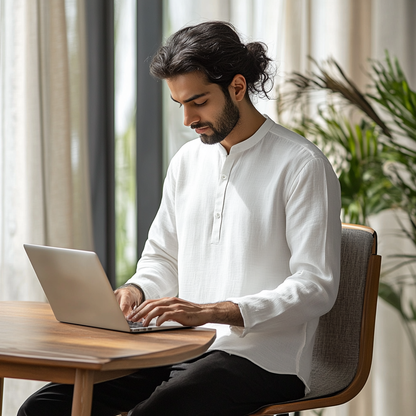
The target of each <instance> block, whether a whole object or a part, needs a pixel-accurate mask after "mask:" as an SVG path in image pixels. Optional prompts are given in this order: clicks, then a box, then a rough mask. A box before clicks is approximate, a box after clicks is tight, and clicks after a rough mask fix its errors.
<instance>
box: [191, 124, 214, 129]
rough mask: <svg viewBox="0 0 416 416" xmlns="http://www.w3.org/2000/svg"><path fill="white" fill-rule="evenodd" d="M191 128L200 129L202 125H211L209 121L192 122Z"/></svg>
mask: <svg viewBox="0 0 416 416" xmlns="http://www.w3.org/2000/svg"><path fill="white" fill-rule="evenodd" d="M190 127H191V129H193V130H195V129H202V128H203V127H212V124H211V123H194V124H191V126H190Z"/></svg>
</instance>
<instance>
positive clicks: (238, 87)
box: [228, 74, 247, 101]
mask: <svg viewBox="0 0 416 416" xmlns="http://www.w3.org/2000/svg"><path fill="white" fill-rule="evenodd" d="M228 89H229V91H230V95H231V97H234V98H235V99H236V100H237V101H242V100H243V99H244V97H245V95H246V92H247V82H246V79H245V78H244V76H243V75H241V74H237V75H236V76H235V77H234V78H233V80H232V81H231V83H230V86H229V87H228Z"/></svg>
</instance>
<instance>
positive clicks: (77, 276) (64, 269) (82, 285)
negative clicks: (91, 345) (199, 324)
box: [24, 244, 186, 333]
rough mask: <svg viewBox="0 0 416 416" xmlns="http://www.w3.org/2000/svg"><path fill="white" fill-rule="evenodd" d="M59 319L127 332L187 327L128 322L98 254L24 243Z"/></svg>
mask: <svg viewBox="0 0 416 416" xmlns="http://www.w3.org/2000/svg"><path fill="white" fill-rule="evenodd" d="M24 248H25V250H26V253H27V255H28V257H29V260H30V262H31V263H32V266H33V269H34V270H35V273H36V275H37V277H38V279H39V282H40V284H41V286H42V288H43V290H44V292H45V295H46V297H47V298H48V301H49V304H50V306H51V308H52V311H53V313H54V315H55V317H56V319H57V320H58V321H60V322H65V323H69V324H77V325H86V326H93V327H97V328H103V329H112V330H115V331H123V332H133V333H140V332H148V331H162V330H163V331H164V330H167V329H179V328H186V327H185V326H183V325H181V324H179V323H177V322H172V321H170V322H165V323H164V324H162V325H160V326H156V325H155V324H154V323H153V324H152V323H151V324H150V325H149V326H147V327H144V326H142V325H141V323H140V322H136V323H134V322H133V323H129V322H127V320H126V318H125V316H124V315H123V312H122V311H121V309H120V306H119V304H118V302H117V300H116V297H115V295H114V292H113V289H112V287H111V285H110V282H109V281H108V278H107V276H106V274H105V271H104V269H103V267H102V265H101V263H100V260H99V259H98V256H97V254H96V253H94V252H91V251H82V250H71V249H64V248H57V247H46V246H39V245H32V244H24Z"/></svg>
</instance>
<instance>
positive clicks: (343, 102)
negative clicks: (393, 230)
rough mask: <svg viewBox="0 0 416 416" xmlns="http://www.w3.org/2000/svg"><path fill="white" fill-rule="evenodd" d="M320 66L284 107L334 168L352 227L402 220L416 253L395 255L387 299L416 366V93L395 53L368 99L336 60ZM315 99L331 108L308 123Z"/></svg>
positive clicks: (376, 64)
mask: <svg viewBox="0 0 416 416" xmlns="http://www.w3.org/2000/svg"><path fill="white" fill-rule="evenodd" d="M314 63H315V66H316V68H317V70H318V71H317V72H310V73H308V74H306V75H304V74H299V73H292V74H291V76H290V77H289V79H288V85H289V87H290V89H289V92H286V93H285V94H284V96H283V98H282V99H281V103H282V106H283V107H282V108H283V110H288V109H289V110H291V111H292V112H291V114H301V116H300V117H297V118H296V117H294V118H292V120H294V121H292V123H291V126H290V127H291V128H292V129H293V128H294V129H295V130H297V131H299V132H300V133H302V134H304V135H306V136H307V137H309V138H311V139H312V140H314V141H315V142H316V143H317V144H318V145H319V146H320V147H321V148H322V150H323V151H324V153H326V154H327V156H328V157H329V159H330V160H331V162H332V163H333V165H334V168H335V170H336V172H337V173H338V176H339V179H340V183H341V193H342V195H341V197H342V206H343V220H344V221H347V222H353V223H361V224H365V223H367V222H368V218H369V216H371V215H374V214H377V213H379V212H381V211H384V210H387V209H390V210H392V211H393V212H394V213H395V214H396V218H397V221H398V224H399V236H400V237H402V238H404V239H406V240H408V241H409V242H410V243H411V245H412V252H411V253H404V254H403V253H395V254H393V255H390V256H387V260H388V261H387V262H385V266H387V267H385V268H384V273H383V279H382V281H381V284H380V290H379V295H380V297H381V298H383V299H384V300H385V301H386V302H388V303H389V304H390V305H391V306H392V307H394V308H395V309H396V310H397V311H398V312H399V314H400V316H401V318H402V321H403V323H404V327H405V329H406V332H407V335H408V337H409V341H410V345H411V347H412V351H413V354H414V357H415V359H416V331H415V324H416V304H415V303H414V301H413V299H412V298H411V297H410V298H406V296H405V293H406V290H405V288H406V289H409V288H410V287H414V286H416V273H415V270H414V268H413V266H414V265H415V263H416V254H415V253H416V187H415V183H416V93H415V92H414V91H413V90H412V89H411V88H410V87H409V84H408V82H407V80H406V77H405V75H404V73H403V71H402V69H401V67H400V64H399V62H398V61H397V59H395V60H392V59H391V58H390V56H389V54H388V53H387V52H386V57H385V62H380V61H373V62H372V63H371V74H370V81H371V85H370V90H369V92H368V93H363V92H361V91H360V90H359V89H358V88H357V87H356V86H355V85H354V83H353V82H352V81H351V80H350V79H349V78H348V77H347V76H346V75H345V73H344V71H343V70H342V68H341V67H340V66H339V65H338V64H337V63H336V62H335V61H334V60H333V59H330V60H328V61H326V62H324V63H323V64H321V65H320V64H318V63H317V62H314ZM315 93H319V94H320V96H321V97H322V95H323V94H324V102H323V104H321V105H320V106H318V110H317V113H316V114H315V115H314V117H306V116H304V114H307V112H308V109H309V110H310V109H311V107H310V106H311V97H312V96H313V94H315ZM308 107H309V108H308ZM376 108H377V111H376ZM400 213H404V214H405V218H406V219H405V220H403V219H402V216H401V215H399V214H400Z"/></svg>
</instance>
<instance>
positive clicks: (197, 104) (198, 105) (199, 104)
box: [194, 100, 208, 107]
mask: <svg viewBox="0 0 416 416" xmlns="http://www.w3.org/2000/svg"><path fill="white" fill-rule="evenodd" d="M207 101H208V100H205V101H204V102H203V103H196V102H194V105H196V106H197V107H201V106H203V105H205V104H206V102H207Z"/></svg>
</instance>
